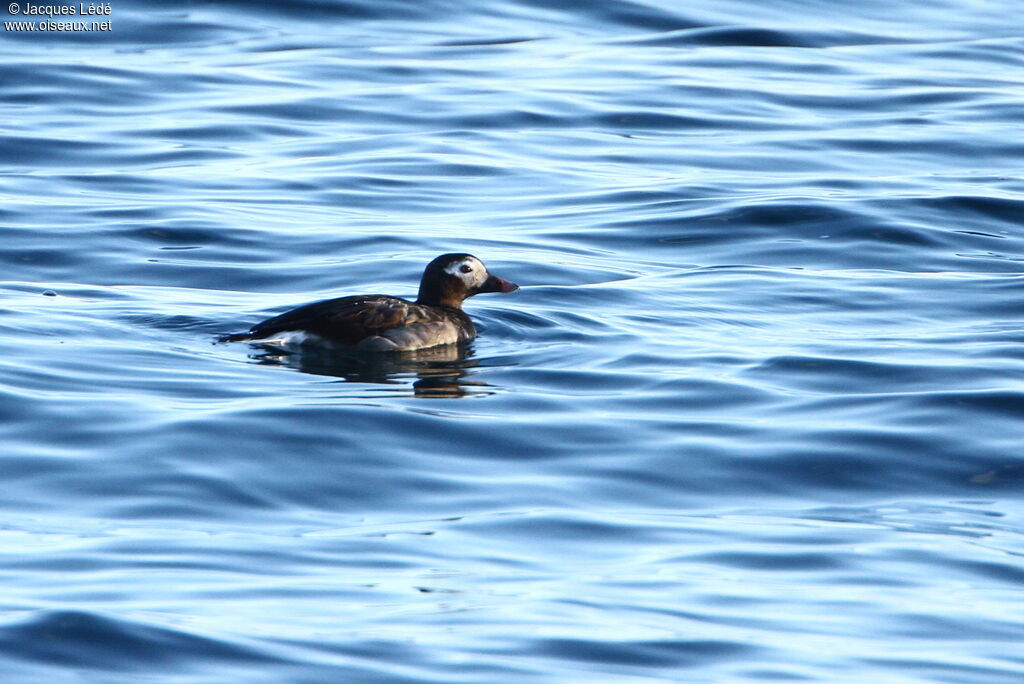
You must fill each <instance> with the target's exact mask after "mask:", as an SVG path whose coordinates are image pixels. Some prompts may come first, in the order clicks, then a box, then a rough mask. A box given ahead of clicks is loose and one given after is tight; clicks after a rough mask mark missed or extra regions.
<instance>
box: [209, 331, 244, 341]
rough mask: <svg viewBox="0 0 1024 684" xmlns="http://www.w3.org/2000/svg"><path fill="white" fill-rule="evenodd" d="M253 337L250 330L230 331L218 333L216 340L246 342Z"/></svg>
mask: <svg viewBox="0 0 1024 684" xmlns="http://www.w3.org/2000/svg"><path fill="white" fill-rule="evenodd" d="M251 339H253V336H252V333H251V332H244V333H230V334H228V335H220V336H219V337H218V338H217V341H218V342H248V341H249V340H251Z"/></svg>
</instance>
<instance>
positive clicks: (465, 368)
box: [250, 344, 493, 399]
mask: <svg viewBox="0 0 1024 684" xmlns="http://www.w3.org/2000/svg"><path fill="white" fill-rule="evenodd" d="M472 355H473V350H472V348H471V345H468V344H445V345H440V346H437V347H430V348H429V349H417V350H414V351H406V352H392V353H389V354H379V353H372V352H369V353H368V352H363V351H358V350H353V349H345V348H331V347H324V346H320V345H301V346H300V345H295V346H292V345H288V346H278V345H272V344H261V345H255V353H253V354H251V355H250V358H252V359H253V360H255V361H256V362H258V363H260V364H263V365H267V366H285V367H287V368H294V369H295V370H298V371H302V372H303V373H311V374H313V375H325V376H330V377H337V378H342V379H344V380H346V381H347V382H356V383H369V384H387V385H406V384H407V382H408V381H409V380H410V379H412V378H415V380H413V382H412V390H413V393H414V395H415V396H417V397H423V398H444V399H453V398H458V397H464V396H472V395H482V394H492V393H493V391H492V390H490V389H489V385H487V383H485V382H483V381H480V380H473V379H471V376H472V374H471V372H470V371H469V369H471V368H473V367H475V366H477V365H479V363H480V362H479V361H477V360H473V359H472V358H471V357H472Z"/></svg>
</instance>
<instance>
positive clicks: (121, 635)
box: [0, 611, 281, 672]
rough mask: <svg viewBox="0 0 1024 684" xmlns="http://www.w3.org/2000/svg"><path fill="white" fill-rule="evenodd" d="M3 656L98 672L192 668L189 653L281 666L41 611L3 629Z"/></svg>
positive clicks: (240, 652) (188, 639)
mask: <svg viewBox="0 0 1024 684" xmlns="http://www.w3.org/2000/svg"><path fill="white" fill-rule="evenodd" d="M0 651H4V652H6V654H7V657H8V658H11V659H12V660H15V661H19V660H29V661H35V662H39V663H47V664H51V665H53V664H60V665H62V666H65V667H75V668H87V669H94V670H111V671H115V672H116V671H137V670H140V669H144V668H150V667H154V666H160V667H165V668H166V667H169V668H172V669H177V668H178V667H183V666H184V667H188V666H189V665H187V661H185V662H182V661H183V659H182V655H183V654H192V655H193V656H196V657H198V658H199V659H200V660H202V661H205V662H207V663H210V664H212V663H217V662H219V663H222V664H241V663H248V664H250V665H258V664H267V663H273V662H281V661H280V660H279V659H277V658H271V657H268V656H266V655H263V654H261V653H259V652H258V651H254V650H252V649H249V648H245V647H241V646H237V645H234V644H231V643H229V642H226V641H222V640H216V639H210V638H207V637H201V636H196V635H192V634H188V633H187V632H183V631H178V630H170V629H166V628H163V627H154V626H150V625H146V624H144V623H141V622H134V621H127V620H120V619H115V618H110V617H105V616H101V615H99V614H95V613H88V612H81V611H47V612H41V613H39V614H37V615H35V616H33V617H32V618H30V619H28V620H22V621H19V622H15V623H8V624H7V626H6V627H5V628H2V629H0Z"/></svg>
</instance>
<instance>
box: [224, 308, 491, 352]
mask: <svg viewBox="0 0 1024 684" xmlns="http://www.w3.org/2000/svg"><path fill="white" fill-rule="evenodd" d="M291 332H298V333H304V334H306V335H315V336H317V337H320V338H323V339H325V340H328V341H330V342H333V343H335V344H343V345H351V346H357V347H362V348H365V349H375V350H391V349H394V350H402V349H418V348H422V347H428V346H434V345H438V344H451V343H455V342H462V341H464V340H467V339H472V338H473V337H474V336H475V335H476V329H475V328H474V327H473V323H472V322H471V321H470V319H469V317H468V316H466V315H465V314H464V313H463V312H462V311H459V310H457V309H452V308H450V307H436V306H426V305H423V304H416V303H414V302H410V301H408V300H406V299H401V298H400V297H390V296H387V295H358V296H353V297H339V298H337V299H327V300H324V301H320V302H313V303H312V304H306V305H304V306H300V307H298V308H297V309H292V310H291V311H286V312H285V313H283V314H281V315H279V316H275V317H273V318H269V319H267V320H265V321H263V322H262V323H258V324H257V325H255V326H253V328H252V329H251V330H250V331H249V332H248V333H243V334H240V335H231V336H228V337H226V338H223V339H225V340H227V341H241V340H262V339H270V338H273V337H276V336H278V335H281V334H284V333H291Z"/></svg>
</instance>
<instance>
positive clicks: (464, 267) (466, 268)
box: [459, 264, 473, 273]
mask: <svg viewBox="0 0 1024 684" xmlns="http://www.w3.org/2000/svg"><path fill="white" fill-rule="evenodd" d="M459 270H460V271H462V272H463V273H470V272H471V271H472V270H473V267H472V266H470V265H469V264H462V265H461V266H459Z"/></svg>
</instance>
